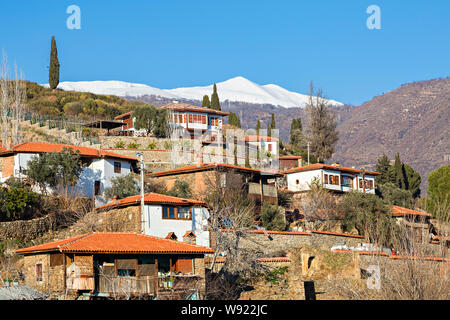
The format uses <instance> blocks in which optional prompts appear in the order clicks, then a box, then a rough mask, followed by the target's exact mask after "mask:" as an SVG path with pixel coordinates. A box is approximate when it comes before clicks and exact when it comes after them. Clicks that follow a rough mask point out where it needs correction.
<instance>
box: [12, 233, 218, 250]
mask: <svg viewBox="0 0 450 320" xmlns="http://www.w3.org/2000/svg"><path fill="white" fill-rule="evenodd" d="M48 251H59V252H66V253H76V252H82V253H145V254H158V253H159V254H174V253H183V254H186V253H190V254H205V253H214V250H213V249H211V248H208V247H203V246H197V245H194V244H189V243H186V242H179V241H175V240H169V239H163V238H158V237H154V236H148V235H142V234H136V233H126V232H104V233H103V232H98V233H88V234H84V235H80V236H77V237H73V238H69V239H66V240H61V241H55V242H50V243H46V244H43V245H38V246H33V247H29V248H24V249H18V250H16V253H18V254H27V253H37V252H48Z"/></svg>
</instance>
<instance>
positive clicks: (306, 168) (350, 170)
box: [281, 163, 381, 175]
mask: <svg viewBox="0 0 450 320" xmlns="http://www.w3.org/2000/svg"><path fill="white" fill-rule="evenodd" d="M319 169H327V170H334V171H341V172H347V173H362V172H364V173H366V174H370V175H380V174H381V173H379V172H376V171H369V170H361V169H355V168H348V167H342V166H333V165H331V164H324V163H314V164H310V165H309V166H303V167H297V168H292V169H288V170H284V171H281V173H283V174H289V173H296V172H302V171H312V170H319Z"/></svg>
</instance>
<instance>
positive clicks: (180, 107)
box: [161, 103, 230, 116]
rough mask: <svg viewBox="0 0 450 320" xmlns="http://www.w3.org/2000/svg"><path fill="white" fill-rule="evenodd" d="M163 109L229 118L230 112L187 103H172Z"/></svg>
mask: <svg viewBox="0 0 450 320" xmlns="http://www.w3.org/2000/svg"><path fill="white" fill-rule="evenodd" d="M161 108H165V109H169V110H171V111H187V112H200V113H209V114H216V115H219V116H228V115H229V114H230V113H229V112H224V111H219V110H215V109H210V108H205V107H199V106H193V105H191V104H187V103H170V104H166V105H164V106H162V107H161Z"/></svg>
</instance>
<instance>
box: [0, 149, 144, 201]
mask: <svg viewBox="0 0 450 320" xmlns="http://www.w3.org/2000/svg"><path fill="white" fill-rule="evenodd" d="M64 148H68V149H71V150H72V151H74V152H77V153H79V155H80V158H81V161H82V163H83V165H84V168H83V171H82V173H81V176H80V179H79V181H78V183H77V185H76V186H75V187H74V188H73V189H72V191H73V192H77V193H79V195H80V196H85V197H94V198H95V200H96V204H102V203H105V199H104V197H103V194H104V191H105V189H107V188H110V187H111V179H112V178H114V177H118V176H121V175H126V174H129V173H130V172H137V171H138V169H137V165H136V164H137V159H136V158H134V157H128V156H123V155H120V154H118V153H114V152H110V151H106V150H98V149H94V148H89V147H80V146H73V145H66V144H54V143H43V142H25V143H21V144H18V145H15V146H12V147H11V148H10V149H1V150H0V182H5V181H6V180H7V179H9V178H11V177H16V178H26V171H27V168H28V162H29V161H30V160H31V159H33V157H38V156H39V155H41V154H44V153H52V152H61V151H62V150H63V149H64ZM49 191H50V192H53V191H54V190H49Z"/></svg>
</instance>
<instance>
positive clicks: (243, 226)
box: [204, 170, 264, 299]
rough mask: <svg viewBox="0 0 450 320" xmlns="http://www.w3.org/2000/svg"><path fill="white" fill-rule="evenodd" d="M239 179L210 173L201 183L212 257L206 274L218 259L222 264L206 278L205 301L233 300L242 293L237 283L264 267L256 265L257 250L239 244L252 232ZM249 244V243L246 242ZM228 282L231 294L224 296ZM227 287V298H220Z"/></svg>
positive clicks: (248, 207) (251, 209)
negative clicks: (230, 286)
mask: <svg viewBox="0 0 450 320" xmlns="http://www.w3.org/2000/svg"><path fill="white" fill-rule="evenodd" d="M242 179H243V178H242V176H240V175H239V174H236V173H234V172H220V171H218V170H214V171H212V172H210V175H209V176H208V177H207V178H206V179H205V180H206V181H205V184H206V186H207V188H206V189H207V190H208V191H207V193H206V195H205V198H204V200H205V201H206V202H207V203H208V205H209V212H210V218H209V228H210V232H211V233H212V242H213V246H214V249H215V253H214V255H213V257H212V262H211V265H210V266H209V269H210V270H214V265H215V263H216V259H217V258H218V255H219V254H221V255H222V256H223V257H225V262H224V265H223V267H222V269H221V270H220V272H219V273H216V274H210V276H209V280H208V282H209V284H208V297H209V298H210V299H214V298H221V299H227V298H230V299H231V298H233V297H235V296H236V293H237V292H239V291H240V290H242V287H241V284H240V283H239V281H237V279H240V280H245V279H248V278H249V277H251V276H252V275H254V274H256V273H259V272H261V271H262V270H263V269H264V267H263V266H262V265H261V263H259V262H258V261H257V257H258V255H260V254H261V253H260V252H258V251H257V249H250V248H245V247H244V246H242V243H241V240H242V239H244V238H246V237H248V233H247V232H246V231H248V230H249V229H252V228H255V225H254V220H255V206H254V203H253V202H252V201H251V200H249V199H248V198H247V196H246V192H245V182H244V181H243V180H242ZM248 240H249V241H250V239H248ZM230 281H231V282H232V283H233V286H232V287H233V289H232V290H231V291H232V292H228V291H230V290H228V289H230V288H228V287H229V286H228V285H229V284H230ZM225 284H227V285H226V286H227V288H228V289H227V290H228V291H227V292H228V293H229V295H228V296H226V297H225V295H224V291H223V290H224V285H225Z"/></svg>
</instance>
